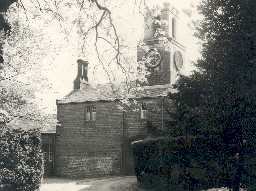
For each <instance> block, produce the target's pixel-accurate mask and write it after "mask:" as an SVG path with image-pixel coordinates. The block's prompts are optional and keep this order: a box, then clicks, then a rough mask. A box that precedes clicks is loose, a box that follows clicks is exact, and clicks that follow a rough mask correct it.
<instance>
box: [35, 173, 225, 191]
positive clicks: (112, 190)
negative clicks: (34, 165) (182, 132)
mask: <svg viewBox="0 0 256 191" xmlns="http://www.w3.org/2000/svg"><path fill="white" fill-rule="evenodd" d="M40 191H146V190H144V189H140V188H138V187H137V182H136V177H134V176H125V177H107V178H106V177H105V178H91V179H83V180H68V179H59V178H51V179H45V180H44V181H43V184H42V186H41V189H40ZM147 191H149V190H147ZM208 191H228V189H225V188H218V189H210V190H208Z"/></svg>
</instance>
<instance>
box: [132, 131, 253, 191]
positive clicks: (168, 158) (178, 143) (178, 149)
mask: <svg viewBox="0 0 256 191" xmlns="http://www.w3.org/2000/svg"><path fill="white" fill-rule="evenodd" d="M219 146H220V145H218V144H214V142H213V141H212V140H210V139H206V138H204V137H182V136H181V137H175V138H174V137H160V138H148V139H145V140H142V141H137V142H134V143H133V152H134V161H135V163H134V164H135V173H136V176H137V180H138V182H139V183H140V184H141V185H142V186H144V187H155V188H156V189H157V190H176V191H178V190H202V189H207V188H214V187H231V185H232V181H234V180H235V179H234V177H235V176H236V173H237V171H238V168H239V166H240V167H241V165H242V166H244V167H245V168H244V167H242V168H243V171H245V172H248V173H247V174H245V173H244V174H245V175H246V176H248V177H246V176H243V177H242V178H243V179H242V181H241V182H242V185H244V186H245V187H247V188H251V187H253V186H254V184H253V182H255V177H256V175H255V161H256V155H255V154H253V153H251V154H250V156H249V155H248V157H247V158H244V161H243V163H241V164H240V163H239V162H241V161H238V160H237V158H236V149H235V148H232V147H231V146H229V147H227V149H226V153H223V152H222V150H220V151H217V149H213V148H212V147H216V148H218V147H219ZM224 150H225V149H224ZM213 151H216V152H213ZM238 163H239V164H238ZM240 170H241V169H240ZM254 188H255V187H254ZM252 190H253V189H252Z"/></svg>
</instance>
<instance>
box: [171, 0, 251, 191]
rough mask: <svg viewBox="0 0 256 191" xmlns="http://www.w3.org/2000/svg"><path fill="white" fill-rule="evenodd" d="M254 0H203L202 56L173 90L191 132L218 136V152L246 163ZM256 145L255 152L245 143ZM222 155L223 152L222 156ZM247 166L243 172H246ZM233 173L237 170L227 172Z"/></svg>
mask: <svg viewBox="0 0 256 191" xmlns="http://www.w3.org/2000/svg"><path fill="white" fill-rule="evenodd" d="M255 6H256V4H255V2H254V1H253V0H245V1H237V0H228V1H227V0H203V1H202V3H201V5H200V7H199V10H200V12H201V13H202V15H203V16H204V18H203V19H202V22H201V24H200V27H199V28H198V34H197V35H198V37H199V38H200V39H201V40H202V41H203V46H202V58H201V59H200V60H199V61H198V63H197V70H196V71H195V72H194V73H193V75H191V76H190V77H184V76H183V77H181V78H180V80H179V82H178V83H177V84H176V88H177V89H178V93H177V94H175V95H174V96H173V98H174V99H175V100H176V105H177V109H178V113H177V116H176V117H177V125H178V127H180V128H182V129H183V130H184V131H183V133H184V134H185V133H186V134H191V135H195V136H202V137H205V138H206V139H208V140H209V141H210V140H211V141H213V142H214V143H215V145H217V146H216V147H214V148H212V150H211V151H209V152H212V153H214V156H213V157H216V160H220V161H221V162H222V163H223V168H224V164H226V163H227V162H230V157H231V158H233V159H232V160H233V161H234V160H237V163H239V164H241V163H243V165H244V160H245V158H248V154H250V153H252V152H254V151H255V148H254V145H255V139H254V137H255V132H256V128H255V125H254V124H255V122H256V121H255V120H256V118H255V116H254V113H255V112H256V107H255V106H256V102H255V101H256V94H255V92H256V86H255V82H256V76H255V72H256V63H255V61H256V54H255V53H256V51H255V48H256V31H255V30H253V26H254V23H255V21H256V20H255V18H256V17H255V16H256V15H255V14H256V13H255V11H254V10H255ZM245 143H246V144H247V145H246V147H247V148H249V147H250V148H252V150H250V152H248V153H247V152H246V151H247V150H246V149H245V148H244V147H245ZM221 157H222V158H221ZM241 169H242V168H241V165H235V169H233V170H234V176H233V182H232V188H233V190H234V191H236V190H239V186H240V183H241V178H242V177H241V176H242V174H243V175H245V172H244V171H243V170H241ZM242 171H243V172H242ZM227 173H231V172H227Z"/></svg>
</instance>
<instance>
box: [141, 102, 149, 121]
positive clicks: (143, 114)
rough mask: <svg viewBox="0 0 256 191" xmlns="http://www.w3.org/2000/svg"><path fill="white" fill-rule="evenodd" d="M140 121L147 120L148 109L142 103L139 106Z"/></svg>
mask: <svg viewBox="0 0 256 191" xmlns="http://www.w3.org/2000/svg"><path fill="white" fill-rule="evenodd" d="M140 119H141V120H147V119H148V109H147V105H146V103H144V102H142V103H141V106H140Z"/></svg>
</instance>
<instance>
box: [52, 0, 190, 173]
mask: <svg viewBox="0 0 256 191" xmlns="http://www.w3.org/2000/svg"><path fill="white" fill-rule="evenodd" d="M177 14H178V13H177V11H176V10H175V9H173V8H172V9H171V8H169V6H168V5H165V7H164V8H163V10H162V11H161V13H160V15H157V16H155V17H154V19H149V18H150V17H147V18H146V19H145V23H146V25H147V26H149V27H148V28H147V27H145V38H144V41H145V44H146V46H148V48H147V51H145V49H144V48H143V47H142V48H139V49H138V61H141V60H143V59H144V62H143V63H145V64H146V66H147V68H148V70H149V71H150V72H151V74H150V75H148V76H147V78H148V82H149V83H148V84H145V85H144V86H143V88H140V89H139V90H137V91H134V92H133V93H130V94H129V95H128V94H127V96H126V98H128V99H130V100H136V102H137V105H139V109H137V110H129V109H123V107H120V105H122V103H121V102H120V100H121V99H122V98H121V97H118V96H117V95H116V94H115V93H113V91H112V87H111V85H110V84H100V85H97V86H92V85H91V84H90V82H89V81H88V78H87V72H88V62H86V61H83V60H78V74H77V78H76V79H75V81H74V90H73V91H72V92H71V93H70V94H69V95H67V96H66V97H64V98H63V99H60V100H57V102H56V103H57V120H58V122H59V124H58V126H57V129H56V140H55V142H56V149H55V150H56V153H55V173H56V175H57V176H63V177H86V176H103V175H114V174H127V173H132V171H133V170H132V169H133V164H132V161H133V160H132V154H131V149H130V142H131V141H134V140H138V139H141V138H144V137H146V136H147V135H148V129H147V122H148V121H150V122H151V124H152V127H155V128H159V129H164V128H166V122H167V121H169V120H171V119H170V115H169V114H168V113H167V111H166V109H165V105H166V104H165V101H166V97H167V96H168V94H169V93H171V92H172V91H173V90H172V86H171V85H172V84H173V83H174V82H175V80H176V79H177V74H178V73H179V71H180V70H181V69H182V66H183V64H184V62H185V61H186V59H185V47H184V46H183V45H181V44H180V43H179V40H178V38H177V37H178V35H177V31H178V25H179V22H178V15H177ZM163 36H165V37H167V38H165V40H164V38H163ZM166 39H167V40H168V41H167V42H166Z"/></svg>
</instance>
